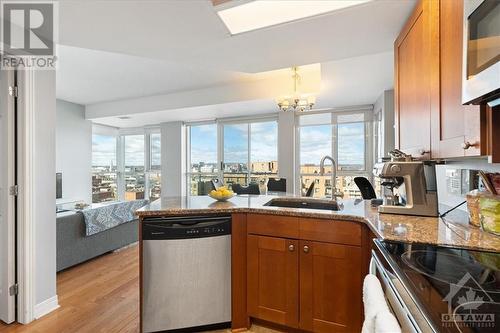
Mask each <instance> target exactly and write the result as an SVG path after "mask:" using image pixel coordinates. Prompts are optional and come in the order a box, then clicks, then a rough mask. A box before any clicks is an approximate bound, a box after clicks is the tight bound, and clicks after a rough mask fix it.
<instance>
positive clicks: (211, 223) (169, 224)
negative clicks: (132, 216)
mask: <svg viewBox="0 0 500 333" xmlns="http://www.w3.org/2000/svg"><path fill="white" fill-rule="evenodd" d="M141 228H142V239H143V240H162V239H188V238H202V237H215V236H223V235H230V234H231V216H201V217H198V216H194V217H176V218H151V219H145V220H144V221H143V223H142V226H141Z"/></svg>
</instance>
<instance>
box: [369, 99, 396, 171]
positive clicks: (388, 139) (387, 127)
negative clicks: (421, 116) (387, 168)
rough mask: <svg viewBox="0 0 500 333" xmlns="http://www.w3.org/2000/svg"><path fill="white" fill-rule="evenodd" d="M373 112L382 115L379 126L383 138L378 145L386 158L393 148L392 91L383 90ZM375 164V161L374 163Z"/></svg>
mask: <svg viewBox="0 0 500 333" xmlns="http://www.w3.org/2000/svg"><path fill="white" fill-rule="evenodd" d="M373 112H374V113H375V114H377V113H379V112H380V113H381V114H382V122H381V124H380V126H381V128H382V133H383V134H384V136H383V137H381V138H380V144H381V147H382V151H381V153H382V155H383V156H388V154H389V151H391V150H392V149H394V147H395V142H396V141H395V139H396V138H395V135H396V134H395V131H394V121H395V118H394V117H395V116H394V90H385V91H384V92H383V93H382V94H381V95H380V96H379V98H377V101H376V102H375V105H374V106H373ZM375 162H377V161H375Z"/></svg>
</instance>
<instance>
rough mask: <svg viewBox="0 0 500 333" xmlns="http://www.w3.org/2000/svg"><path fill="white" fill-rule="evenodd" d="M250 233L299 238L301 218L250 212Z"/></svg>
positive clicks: (248, 223) (248, 226) (248, 218)
mask: <svg viewBox="0 0 500 333" xmlns="http://www.w3.org/2000/svg"><path fill="white" fill-rule="evenodd" d="M247 230H248V233H249V234H257V235H266V236H276V237H285V238H299V218H298V217H291V216H278V215H265V214H248V215H247Z"/></svg>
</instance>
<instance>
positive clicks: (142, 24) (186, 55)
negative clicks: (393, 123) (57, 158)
mask: <svg viewBox="0 0 500 333" xmlns="http://www.w3.org/2000/svg"><path fill="white" fill-rule="evenodd" d="M414 4H415V0H398V1H394V0H375V1H372V2H368V3H366V4H363V5H360V6H357V7H352V8H347V9H343V10H340V11H338V12H333V13H329V14H325V15H321V16H317V17H313V18H309V19H305V20H301V21H297V22H292V23H287V24H284V25H280V26H276V27H270V28H266V29H260V30H257V31H252V32H248V33H243V34H239V35H236V36H230V35H229V33H228V31H227V29H226V27H225V26H224V24H223V23H222V22H221V20H220V19H219V18H218V16H217V14H216V13H215V9H214V8H213V6H212V4H211V1H209V0H183V1H160V0H154V1H151V0H144V1H132V0H126V1H118V0H116V1H111V0H107V1H106V0H93V1H88V0H67V1H61V2H60V6H59V18H60V24H59V41H60V44H61V45H60V47H59V49H58V50H59V54H58V57H59V60H58V66H59V67H58V73H57V96H58V98H61V99H65V100H68V101H70V102H75V103H79V104H86V105H87V104H96V103H101V102H105V101H114V100H122V99H129V98H136V97H140V96H150V95H156V94H165V93H172V92H179V91H190V90H195V89H200V88H204V87H211V86H218V85H227V84H232V83H241V82H246V81H248V80H254V78H255V77H254V76H253V75H251V74H250V73H258V72H262V71H268V70H275V69H280V68H286V67H290V66H292V65H305V64H312V63H321V64H322V67H323V69H322V77H323V80H324V83H325V85H326V86H331V87H333V85H335V89H326V90H324V91H323V92H322V93H321V95H320V97H319V99H318V103H323V102H324V103H325V104H329V103H332V105H329V106H341V105H354V104H361V102H362V104H364V103H365V101H371V102H372V103H373V101H374V98H373V96H374V95H375V94H374V91H375V90H376V91H377V94H379V93H381V91H382V90H383V89H386V86H388V88H390V87H391V86H392V81H391V83H389V84H388V83H387V80H386V79H387V77H390V80H392V55H389V54H387V52H391V51H392V48H393V42H394V40H395V38H396V36H397V34H398V32H399V31H400V29H401V27H402V25H403V23H404V21H405V20H406V18H407V17H408V15H409V13H410V11H411V9H412V8H413V7H414ZM381 53H382V54H384V53H385V54H386V56H383V55H379V54H381ZM366 55H370V56H369V57H368V58H366V57H364V56H366ZM370 57H371V58H370ZM382 58H384V60H383V59H382ZM389 58H391V59H390V61H389V60H388V59H389ZM342 59H345V60H342ZM338 60H342V61H340V62H336V61H338ZM343 61H344V62H343ZM380 62H381V63H382V65H381V64H380ZM389 62H390V66H387V65H388V64H389ZM353 64H356V66H358V67H355V68H347V66H352V65H353ZM374 64H375V66H373V65H374ZM362 69H363V70H362ZM367 70H368V72H366V71H367ZM330 74H332V75H333V76H332V78H330ZM375 98H376V97H375ZM358 101H359V102H360V103H358ZM242 102H244V104H245V103H246V104H248V103H250V104H252V103H254V104H255V105H260V104H259V103H261V101H258V100H255V101H242ZM268 102H269V101H268ZM260 107H261V106H260ZM212 108H213V107H212ZM269 108H271V105H270V106H269ZM249 109H252V108H249ZM164 112H167V111H164ZM255 112H257V111H255ZM234 113H237V112H236V111H235V112H234Z"/></svg>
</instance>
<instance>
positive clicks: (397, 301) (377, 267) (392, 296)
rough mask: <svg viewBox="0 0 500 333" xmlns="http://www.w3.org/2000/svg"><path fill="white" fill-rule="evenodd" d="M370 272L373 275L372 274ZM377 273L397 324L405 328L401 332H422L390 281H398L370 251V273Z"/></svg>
mask: <svg viewBox="0 0 500 333" xmlns="http://www.w3.org/2000/svg"><path fill="white" fill-rule="evenodd" d="M372 267H373V268H372ZM372 270H373V272H375V273H372ZM377 271H378V272H379V276H380V277H381V279H382V280H381V281H380V282H381V283H382V284H383V285H384V286H385V288H384V292H385V294H386V298H387V300H388V303H389V305H390V307H391V308H392V311H393V312H394V315H395V316H396V318H397V319H398V321H399V324H400V325H401V326H402V327H404V328H405V329H404V330H403V331H404V332H409V333H421V332H422V331H421V330H420V328H419V327H418V325H417V324H416V322H415V318H413V316H412V315H411V313H410V311H409V310H408V308H407V306H406V305H405V302H404V300H403V297H402V296H401V295H400V294H399V292H398V290H397V288H396V286H395V285H394V283H393V281H392V280H395V281H398V278H397V277H396V276H395V275H394V274H392V273H390V272H389V271H387V270H386V269H385V268H384V267H383V266H382V264H381V263H380V259H378V258H377V255H376V253H375V252H374V251H372V258H371V261H370V273H371V274H375V275H376V272H377Z"/></svg>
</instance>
